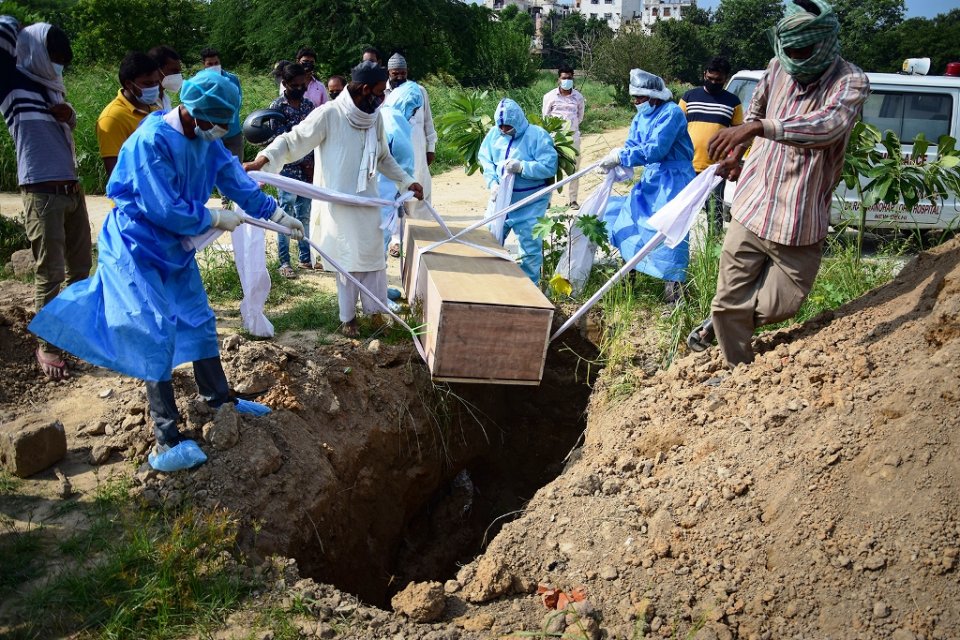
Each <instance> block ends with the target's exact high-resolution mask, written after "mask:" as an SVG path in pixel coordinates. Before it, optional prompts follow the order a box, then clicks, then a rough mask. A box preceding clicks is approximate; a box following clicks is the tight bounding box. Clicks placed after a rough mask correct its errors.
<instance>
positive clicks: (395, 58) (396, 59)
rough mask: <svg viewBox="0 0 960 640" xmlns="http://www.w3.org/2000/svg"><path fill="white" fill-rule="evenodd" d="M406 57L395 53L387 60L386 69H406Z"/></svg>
mask: <svg viewBox="0 0 960 640" xmlns="http://www.w3.org/2000/svg"><path fill="white" fill-rule="evenodd" d="M406 68H407V59H406V58H404V57H403V56H402V55H400V54H399V53H395V54H393V55H392V56H390V59H389V60H387V69H406Z"/></svg>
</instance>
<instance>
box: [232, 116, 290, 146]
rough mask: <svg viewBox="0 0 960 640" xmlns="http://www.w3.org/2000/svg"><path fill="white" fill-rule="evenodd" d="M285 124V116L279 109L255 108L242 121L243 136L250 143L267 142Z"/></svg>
mask: <svg viewBox="0 0 960 640" xmlns="http://www.w3.org/2000/svg"><path fill="white" fill-rule="evenodd" d="M286 124H287V119H286V117H284V115H283V114H282V113H280V112H279V111H276V110H275V109H257V110H256V111H254V112H253V113H251V114H250V115H248V116H247V119H246V120H244V121H243V137H244V138H246V140H247V142H249V143H250V144H267V143H268V142H270V141H271V140H273V138H274V137H275V136H276V135H277V134H278V133H280V130H281V129H282V128H283V126H284V125H286Z"/></svg>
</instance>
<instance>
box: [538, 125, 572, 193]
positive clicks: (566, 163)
mask: <svg viewBox="0 0 960 640" xmlns="http://www.w3.org/2000/svg"><path fill="white" fill-rule="evenodd" d="M528 119H529V120H530V123H531V124H535V125H538V126H540V127H543V128H544V129H545V130H546V132H547V133H549V134H550V137H551V138H553V148H554V149H556V150H557V177H556V180H557V182H559V181H560V180H563V176H569V175H571V174H573V173H576V171H577V155H578V154H579V152H578V151H577V148H576V147H575V146H574V143H573V132H572V131H571V130H570V123H569V122H567V121H566V120H564V119H563V118H558V117H556V116H547V117H546V118H544V117H542V116H540V115H533V116H528ZM560 190H561V191H562V190H563V188H562V187H561V189H560Z"/></svg>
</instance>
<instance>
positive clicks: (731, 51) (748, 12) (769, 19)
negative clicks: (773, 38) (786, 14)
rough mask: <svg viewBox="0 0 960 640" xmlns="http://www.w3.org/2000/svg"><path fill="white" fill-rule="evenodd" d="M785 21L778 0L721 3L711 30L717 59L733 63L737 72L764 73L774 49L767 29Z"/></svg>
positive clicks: (740, 0) (724, 1) (725, 1)
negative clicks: (782, 19)
mask: <svg viewBox="0 0 960 640" xmlns="http://www.w3.org/2000/svg"><path fill="white" fill-rule="evenodd" d="M782 17H783V5H782V4H780V1H779V0H720V6H719V7H717V12H716V13H715V14H714V21H713V26H712V28H711V29H710V40H711V45H712V47H713V50H714V52H715V55H724V56H726V57H727V59H728V60H730V64H731V66H732V67H733V69H734V71H736V70H738V69H765V68H766V66H767V63H768V62H770V58H772V57H773V49H771V47H770V42H769V41H768V40H767V29H769V28H770V27H773V26H775V25H776V24H777V21H779V20H780V18H782Z"/></svg>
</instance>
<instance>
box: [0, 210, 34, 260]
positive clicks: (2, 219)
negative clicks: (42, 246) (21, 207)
mask: <svg viewBox="0 0 960 640" xmlns="http://www.w3.org/2000/svg"><path fill="white" fill-rule="evenodd" d="M29 248H30V241H29V240H27V230H26V229H25V228H24V226H23V223H22V222H20V221H19V220H16V219H14V218H8V217H6V216H0V268H3V265H5V264H7V262H9V261H10V256H12V255H13V254H14V252H16V251H20V250H21V249H29Z"/></svg>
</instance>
